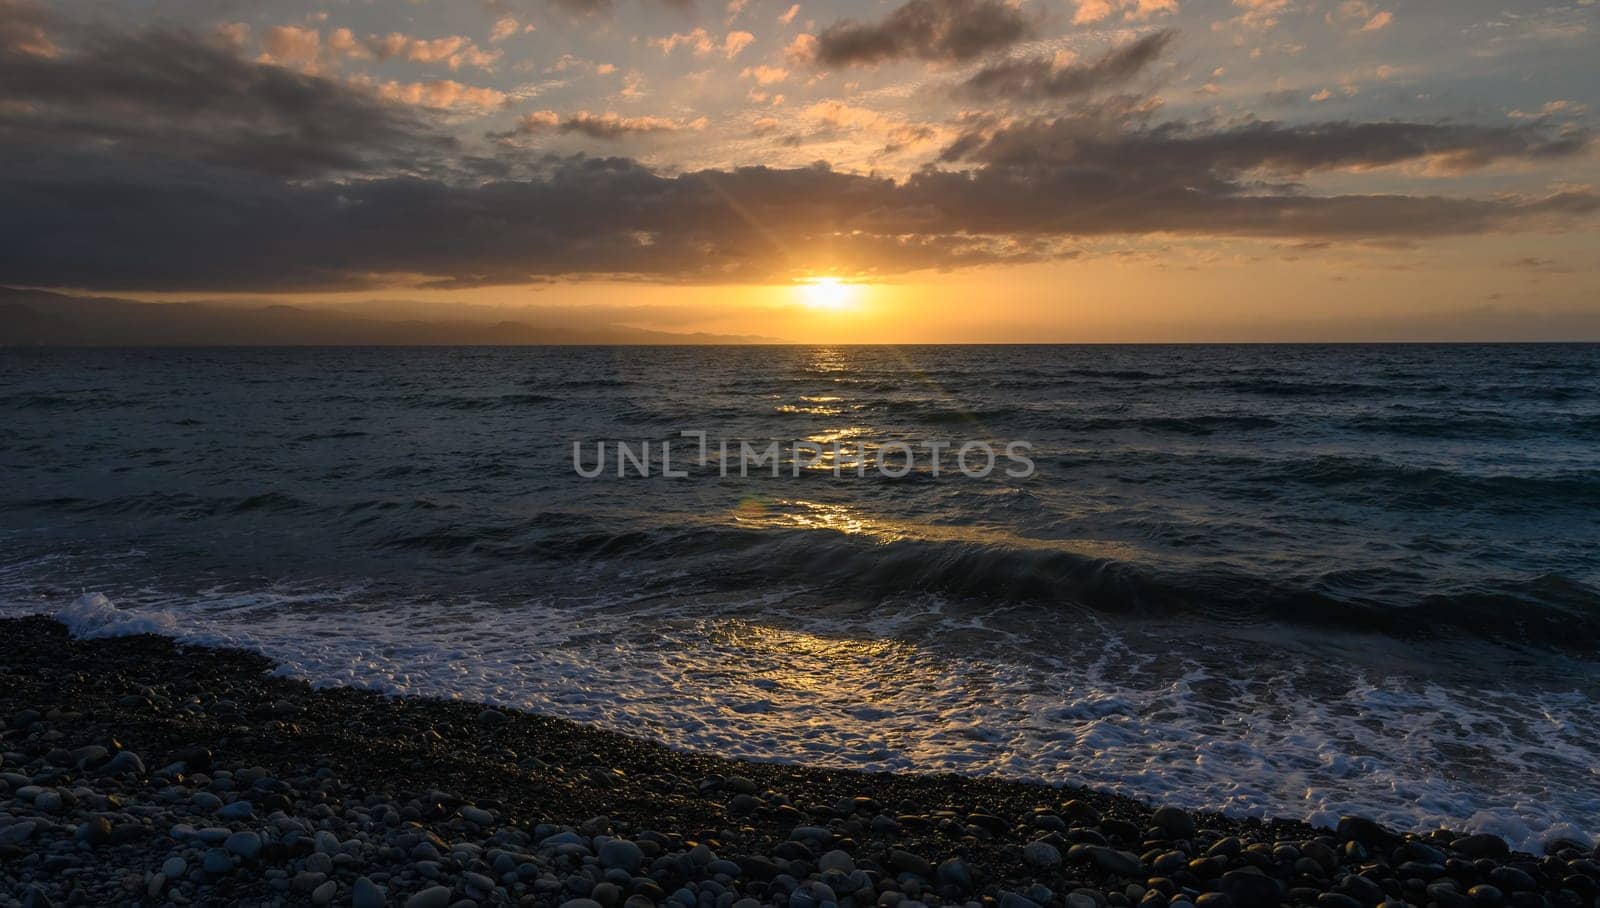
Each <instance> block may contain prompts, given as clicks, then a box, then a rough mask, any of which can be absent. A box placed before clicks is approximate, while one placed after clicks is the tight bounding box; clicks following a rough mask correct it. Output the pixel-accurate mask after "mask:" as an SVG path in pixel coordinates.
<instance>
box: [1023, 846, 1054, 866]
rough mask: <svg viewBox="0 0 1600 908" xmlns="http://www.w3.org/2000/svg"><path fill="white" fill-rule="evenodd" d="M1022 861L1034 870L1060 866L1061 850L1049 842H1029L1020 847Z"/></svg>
mask: <svg viewBox="0 0 1600 908" xmlns="http://www.w3.org/2000/svg"><path fill="white" fill-rule="evenodd" d="M1022 860H1023V861H1025V862H1026V863H1027V864H1028V866H1029V867H1032V868H1033V869H1035V870H1051V869H1054V868H1056V867H1059V866H1061V850H1060V849H1059V848H1057V847H1056V846H1054V845H1052V844H1050V843H1049V842H1029V843H1028V844H1027V845H1024V846H1023V847H1022Z"/></svg>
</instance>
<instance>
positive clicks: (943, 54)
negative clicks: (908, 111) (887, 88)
mask: <svg viewBox="0 0 1600 908" xmlns="http://www.w3.org/2000/svg"><path fill="white" fill-rule="evenodd" d="M1034 29H1035V23H1034V21H1033V20H1032V19H1031V18H1029V17H1028V16H1027V15H1025V14H1024V13H1023V12H1022V11H1021V10H1020V9H1018V8H1017V7H1015V6H1013V5H1011V4H1009V3H1006V2H1004V0H909V2H907V3H905V4H904V5H902V6H900V7H899V8H897V9H895V10H894V11H892V12H890V13H889V14H888V15H887V16H885V17H884V18H883V19H881V20H879V21H877V22H873V23H862V22H857V21H855V20H853V19H845V20H841V21H839V22H835V23H834V24H832V25H830V26H828V27H827V28H825V29H823V30H822V32H821V34H819V35H817V36H816V44H815V53H814V59H815V62H816V63H818V64H820V65H822V66H863V65H872V64H875V63H886V62H891V61H894V60H903V59H912V58H915V59H919V60H930V61H937V62H963V61H967V60H971V59H973V58H975V57H977V56H979V55H981V54H984V53H987V52H989V51H995V50H1001V49H1003V48H1006V47H1010V46H1011V45H1012V44H1015V43H1016V42H1018V41H1021V40H1023V39H1024V38H1027V37H1029V36H1031V35H1032V34H1033V33H1034Z"/></svg>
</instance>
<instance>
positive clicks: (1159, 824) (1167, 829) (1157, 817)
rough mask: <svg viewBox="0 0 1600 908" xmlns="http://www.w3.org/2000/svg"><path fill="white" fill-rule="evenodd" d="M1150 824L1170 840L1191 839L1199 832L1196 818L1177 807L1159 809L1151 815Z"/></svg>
mask: <svg viewBox="0 0 1600 908" xmlns="http://www.w3.org/2000/svg"><path fill="white" fill-rule="evenodd" d="M1150 822H1151V823H1152V824H1153V825H1154V826H1155V827H1156V828H1157V829H1160V830H1161V833H1162V834H1163V835H1165V836H1166V837H1167V838H1169V839H1189V838H1193V837H1194V834H1195V832H1197V830H1196V829H1195V825H1194V818H1193V817H1191V816H1189V813H1188V812H1187V811H1185V810H1180V809H1179V808H1177V807H1160V808H1157V809H1156V811H1155V813H1152V814H1151V815H1150Z"/></svg>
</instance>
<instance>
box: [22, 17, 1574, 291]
mask: <svg viewBox="0 0 1600 908" xmlns="http://www.w3.org/2000/svg"><path fill="white" fill-rule="evenodd" d="M14 31H15V30H14V29H13V30H11V32H7V33H6V34H7V35H9V34H11V33H12V32H14ZM1158 34H1164V33H1158ZM48 37H49V39H50V42H51V47H52V48H53V50H52V51H51V53H50V54H49V55H47V54H42V53H40V52H38V50H37V47H38V44H37V41H36V40H33V39H31V38H30V39H28V40H27V41H26V42H24V41H19V40H14V39H11V38H9V37H7V38H6V39H5V43H3V44H0V211H4V212H6V216H5V217H4V218H0V283H10V284H22V285H35V286H76V287H88V288H94V289H97V290H117V289H120V290H147V291H173V292H175V291H185V290H192V291H228V290H251V291H262V292H264V291H270V290H292V289H311V288H318V289H333V288H357V287H372V286H386V285H395V284H401V285H408V286H467V285H485V284H502V283H520V282H526V281H533V280H552V279H586V278H614V277H628V278H639V279H649V280H657V281H668V282H702V283H732V282H746V281H779V280H785V279H787V278H789V277H791V276H792V275H794V274H796V273H802V272H805V271H811V272H828V273H837V274H860V275H863V276H870V275H893V274H900V273H905V272H908V271H916V270H921V269H950V268H960V267H966V266H972V265H982V264H992V263H1008V262H1024V261H1040V260H1046V259H1052V258H1059V257H1062V256H1066V255H1071V254H1074V253H1075V252H1076V251H1077V250H1078V249H1079V247H1080V245H1081V242H1082V241H1083V240H1084V239H1086V238H1094V237H1102V236H1132V237H1145V236H1152V235H1159V236H1169V235H1170V236H1194V237H1233V236H1247V237H1264V238H1273V239H1282V240H1285V241H1289V242H1333V241H1349V242H1361V243H1373V242H1397V241H1416V240H1420V239H1425V238H1429V237H1439V236H1452V235H1468V234H1482V233H1490V232H1498V231H1512V230H1533V229H1563V228H1567V227H1570V226H1571V225H1573V224H1574V223H1576V222H1579V220H1580V219H1588V218H1593V217H1594V216H1595V214H1596V213H1597V212H1600V196H1597V195H1596V194H1595V193H1594V192H1592V191H1590V190H1588V189H1580V188H1569V189H1564V190H1561V191H1557V192H1554V193H1547V194H1524V195H1515V194H1510V193H1505V194H1499V195H1494V196H1487V197H1473V196H1463V195H1447V194H1443V193H1445V192H1447V191H1448V189H1439V188H1430V189H1429V190H1427V191H1418V192H1412V193H1410V194H1407V193H1404V192H1402V191H1400V190H1397V189H1388V190H1386V191H1384V192H1382V193H1377V192H1370V191H1359V190H1356V191H1351V190H1349V189H1342V190H1337V191H1335V190H1330V189H1327V188H1322V189H1319V188H1317V185H1318V184H1319V183H1322V184H1325V185H1337V186H1341V187H1349V186H1353V185H1354V186H1359V184H1360V182H1361V174H1362V173H1363V172H1365V171H1369V170H1372V169H1375V168H1386V167H1406V168H1411V169H1414V170H1415V171H1418V172H1422V171H1426V172H1427V173H1428V175H1429V176H1431V177H1435V178H1441V179H1448V178H1450V177H1452V176H1454V175H1457V174H1460V173H1462V172H1465V171H1469V170H1474V169H1482V168H1488V167H1493V166H1497V165H1510V166H1516V167H1522V166H1526V165H1538V164H1551V163H1563V162H1570V161H1574V160H1578V159H1580V157H1581V156H1583V155H1587V154H1589V153H1591V151H1592V149H1593V143H1592V141H1591V137H1590V135H1589V134H1588V133H1587V132H1585V131H1583V130H1581V129H1579V128H1577V127H1575V126H1572V125H1567V126H1562V125H1561V124H1560V123H1559V122H1555V121H1553V120H1550V119H1544V118H1535V119H1529V120H1519V121H1503V123H1502V124H1500V125H1492V126H1490V125H1476V124H1468V123H1449V122H1410V121H1383V122H1356V121H1338V120H1330V121H1327V122H1313V123H1281V122H1269V121H1258V120H1241V121H1235V122H1226V121H1219V120H1207V121H1193V122H1191V121H1185V120H1169V121H1166V122H1160V121H1157V119H1156V118H1157V116H1158V113H1157V111H1158V108H1157V107H1156V105H1154V104H1152V103H1150V102H1149V100H1148V99H1140V98H1121V97H1115V96H1113V97H1110V98H1104V99H1098V100H1096V99H1089V100H1078V101H1075V102H1074V103H1073V105H1072V108H1073V109H1074V110H1075V111H1076V112H1075V113H1074V114H1072V115H1070V116H1056V117H1052V118H1025V119H1007V118H1005V117H1004V116H1003V115H1001V114H999V113H994V112H985V113H979V114H974V115H968V116H966V117H964V118H962V119H958V120H956V121H954V122H953V123H945V124H937V123H936V124H923V123H917V122H914V121H910V120H907V119H905V118H904V117H903V116H902V115H901V114H900V113H898V112H896V111H895V110H894V109H889V110H874V109H871V108H868V107H865V106H863V105H861V104H845V103H843V102H839V101H828V102H823V103H818V104H812V105H809V106H806V107H804V108H803V109H802V110H801V111H800V112H799V113H798V114H796V115H795V117H794V121H796V122H800V123H802V124H806V125H808V126H810V127H815V128H816V129H818V130H833V131H835V132H836V133H839V134H846V135H866V136H871V137H872V138H873V139H874V140H881V141H882V142H884V143H885V145H886V148H885V151H888V150H889V149H897V150H899V149H905V148H911V149H915V148H920V147H923V146H927V145H932V144H935V143H937V145H938V146H940V147H942V148H943V151H942V152H936V151H933V150H930V152H929V153H928V155H927V157H926V158H919V160H918V163H920V164H923V165H925V166H922V167H921V168H920V169H916V170H914V171H913V172H911V174H910V175H909V176H907V177H905V178H903V179H898V180H897V179H891V178H888V177H883V176H877V175H865V174H860V173H847V172H841V171H838V170H835V169H833V168H832V167H830V166H828V165H825V164H818V165H813V166H809V167H799V168H774V167H760V166H758V167H731V168H726V167H725V168H716V169H702V170H691V171H687V172H681V171H678V170H675V169H670V168H667V169H660V170H658V169H652V168H651V167H647V166H645V165H644V164H641V163H639V162H637V161H634V160H629V159H626V158H609V157H608V158H597V157H587V156H558V155H551V154H548V153H545V154H543V155H541V154H540V153H539V152H538V151H537V150H536V149H537V145H538V143H539V142H540V141H541V140H542V139H543V138H545V137H546V136H548V135H561V134H569V135H576V136H583V137H588V138H593V139H597V140H602V141H609V140H620V139H625V138H627V137H637V136H649V135H664V134H669V133H674V132H682V131H685V130H698V129H702V128H705V127H706V125H707V124H706V121H705V120H704V119H696V120H692V121H687V122H685V121H683V120H673V119H667V118H661V117H629V116H624V115H621V114H617V113H613V112H604V113H594V112H589V111H578V112H576V113H568V114H558V113H556V112H554V111H539V112H537V113H533V114H529V115H527V116H525V117H524V118H523V120H522V121H521V122H519V123H518V125H517V127H516V129H515V130H513V132H512V133H509V134H500V135H499V136H496V138H501V139H503V141H502V142H500V143H484V144H483V146H482V148H481V150H477V151H474V152H473V153H468V151H467V150H466V149H465V148H463V147H462V146H460V145H458V144H457V143H455V142H454V141H453V140H451V139H450V138H448V137H447V136H445V135H444V134H442V133H441V132H440V131H439V129H440V127H439V120H440V118H438V117H436V116H435V115H433V114H430V110H432V109H433V108H436V107H442V108H455V107H456V106H457V105H460V104H469V105H470V104H478V103H494V101H495V97H494V96H493V95H487V94H481V92H489V91H492V90H490V89H478V90H475V89H473V88H472V87H471V86H463V85H460V84H459V83H454V82H449V81H448V80H447V81H445V82H435V83H373V84H351V83H349V82H348V81H344V80H337V79H331V78H327V77H321V76H316V75H309V74H306V73H304V72H300V71H297V70H293V69H287V68H284V67H280V66H274V65H268V64H264V63H260V62H255V61H250V60H246V59H243V58H241V57H239V56H238V55H237V54H236V53H235V52H233V51H232V50H230V49H229V47H228V46H227V45H226V44H224V43H223V42H220V41H218V40H216V39H215V38H213V37H209V36H208V37H205V38H201V37H197V36H195V35H192V34H189V33H185V32H175V31H169V30H160V29H156V30H143V31H138V32H134V33H131V34H118V33H110V32H105V31H99V30H87V31H70V30H62V29H60V28H57V27H56V26H55V25H54V24H51V25H50V30H49V33H48ZM1141 40H1152V38H1151V36H1147V37H1146V38H1145V39H1141ZM25 45H26V46H25ZM1148 50H1149V49H1147V52H1148ZM1159 50H1160V48H1159V47H1157V48H1154V49H1153V52H1154V53H1158V52H1159ZM1104 59H1106V60H1119V61H1123V60H1125V61H1126V62H1123V63H1121V64H1119V65H1121V66H1124V67H1131V68H1132V70H1133V71H1135V72H1137V71H1139V68H1140V66H1144V65H1148V63H1143V64H1141V63H1139V62H1138V59H1139V55H1138V54H1133V53H1132V52H1131V50H1130V46H1125V47H1122V48H1118V49H1116V50H1113V51H1112V52H1111V54H1109V55H1108V56H1107V57H1106V58H1104ZM173 61H181V62H182V65H173ZM1083 66H1085V67H1087V68H1088V69H1089V70H1094V71H1096V72H1098V73H1099V74H1100V75H1106V74H1107V73H1115V72H1120V71H1121V70H1118V69H1117V67H1116V66H1113V65H1112V64H1110V63H1105V62H1103V60H1096V61H1093V62H1090V63H1087V64H1083ZM1097 67H1103V69H1097ZM1027 84H1029V83H1024V85H1025V86H1026V85H1027ZM1008 87H1011V86H1008ZM1024 90H1025V91H1033V90H1035V89H1031V88H1025V89H1024ZM1052 90H1056V89H1055V88H1052ZM399 101H404V102H405V103H397V102H399ZM1062 106H1064V105H1062ZM785 128H786V121H778V120H776V119H771V120H765V121H759V122H757V123H756V124H755V129H756V131H757V132H758V133H761V134H764V135H768V136H775V135H777V134H778V133H781V132H782V131H783V130H784V129H785ZM524 139H526V140H527V141H523V140H524ZM473 147H474V148H477V146H476V145H475V146H473ZM902 153H905V152H902ZM1332 175H1337V179H1330V178H1329V177H1330V176H1332ZM1384 185H1385V186H1391V185H1393V183H1392V182H1390V181H1385V183H1384ZM1427 185H1429V186H1430V187H1441V186H1444V187H1448V186H1450V185H1451V184H1449V183H1445V182H1439V183H1429V184H1427ZM1464 185H1467V186H1471V185H1475V184H1473V183H1468V184H1464ZM1458 191H1460V190H1458ZM1469 191H1470V190H1469Z"/></svg>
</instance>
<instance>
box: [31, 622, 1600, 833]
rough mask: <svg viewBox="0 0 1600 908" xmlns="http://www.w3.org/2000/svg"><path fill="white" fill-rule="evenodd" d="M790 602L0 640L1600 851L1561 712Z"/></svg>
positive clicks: (1576, 746) (1204, 802) (1589, 713)
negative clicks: (145, 645)
mask: <svg viewBox="0 0 1600 908" xmlns="http://www.w3.org/2000/svg"><path fill="white" fill-rule="evenodd" d="M782 595H783V594H782V593H778V592H774V593H771V594H770V595H769V596H767V597H764V598H763V599H761V600H759V601H754V602H750V603H746V606H747V608H745V609H743V610H742V611H741V612H739V613H735V614H729V613H727V611H726V610H723V611H719V612H716V613H708V614H703V615H684V614H683V610H682V609H681V608H680V607H676V606H666V605H663V606H660V607H656V608H654V609H652V608H649V607H642V606H641V605H640V604H639V603H630V604H629V605H628V607H627V608H626V609H617V608H615V607H611V606H608V605H607V604H606V603H603V602H598V601H597V602H594V603H591V604H589V605H588V606H584V607H575V606H574V605H573V604H572V603H571V602H569V601H564V602H562V603H560V604H559V605H557V604H554V603H550V602H541V601H528V602H524V603H521V604H518V605H505V604H493V605H491V604H487V603H483V602H474V601H469V600H463V601H459V602H438V601H433V600H427V601H424V600H417V601H407V600H392V599H391V600H385V601H382V602H374V601H367V600H365V599H364V598H363V596H362V594H361V591H346V592H343V593H329V592H304V591H299V592H294V591H289V592H276V593H252V594H249V595H240V594H216V595H213V596H205V595H201V596H170V597H160V596H145V595H141V601H140V603H139V604H138V605H137V606H136V607H132V608H126V609H125V608H118V607H117V606H116V605H115V604H113V603H112V601H111V600H110V599H109V598H107V597H106V596H104V595H101V594H99V593H90V594H86V595H83V596H80V597H79V598H77V599H76V600H74V601H72V602H71V603H70V604H67V605H65V606H63V607H59V608H55V609H48V608H41V604H40V603H37V602H32V603H30V602H26V601H9V602H3V603H0V614H11V615H16V614H23V613H28V612H37V611H41V610H44V611H49V612H51V613H52V614H54V615H55V616H56V617H57V618H58V619H60V620H61V621H63V622H64V623H65V624H67V626H68V627H69V628H71V630H72V632H73V633H74V634H76V635H78V636H81V637H110V636H123V635H132V634H146V633H154V634H161V635H165V636H169V637H173V638H175V639H177V640H179V641H181V642H185V643H190V644H203V645H212V646H235V647H243V648H247V649H251V650H255V651H259V652H261V653H263V654H264V655H266V656H268V657H269V658H272V659H274V660H276V661H277V662H278V663H279V664H280V666H281V668H280V672H282V673H283V674H286V675H289V676H293V677H299V678H303V679H305V680H308V681H310V682H312V683H314V684H317V685H348V686H356V687H362V688H367V689H375V690H380V691H384V692H387V693H392V694H403V695H423V696H435V697H444V698H454V699H467V700H473V701H480V702H485V703H491V704H494V705H499V706H506V707H515V708H522V709H529V710H534V711H537V712H542V713H546V714H551V715H556V716H561V717H564V718H569V719H573V720H577V721H582V722H589V723H595V724H599V725H601V726H604V727H608V728H612V729H616V730H619V731H622V732H626V733H633V734H638V735H642V736H646V737H649V738H651V739H654V740H660V741H663V742H665V743H667V744H669V745H671V746H673V747H677V748H682V749H688V750H697V751H703V752H710V753H718V754H723V755H729V756H735V757H745V758H751V759H759V760H781V761H795V762H804V763H809V764H817V765H826V766H842V767H852V768H858V769H864V770H873V771H879V770H893V771H928V772H954V773H960V774H966V775H998V776H1003V777H1009V778H1017V779H1024V780H1033V781H1043V782H1048V783H1055V784H1082V785H1088V786H1091V787H1096V788H1100V789H1105V790H1111V791H1116V792H1118V793H1121V794H1126V795H1130V796H1134V797H1140V798H1143V799H1146V800H1149V801H1153V802H1160V803H1172V804H1177V805H1180V806H1184V807H1188V808H1193V809H1206V810H1216V811H1220V812H1222V813H1226V814H1229V815H1233V816H1281V817H1290V818H1296V819H1304V820H1307V821H1309V822H1311V823H1313V824H1315V825H1319V826H1324V827H1331V826H1332V825H1333V824H1334V823H1336V822H1337V819H1338V817H1339V816H1340V815H1342V814H1347V813H1352V814H1360V815H1365V816H1370V817H1373V818H1374V819H1378V820H1380V821H1382V822H1384V823H1387V824H1389V825H1392V826H1395V827H1399V828H1404V829H1411V830H1417V831H1426V830H1430V829H1433V828H1438V827H1441V826H1443V827H1447V828H1451V829H1457V830H1462V831H1466V832H1491V833H1494V834H1496V835H1500V836H1502V837H1504V838H1506V839H1507V840H1509V841H1510V842H1511V843H1512V844H1513V845H1514V846H1515V847H1518V848H1522V849H1528V850H1537V849H1538V848H1539V847H1540V846H1541V845H1542V844H1543V843H1544V842H1545V841H1546V840H1548V839H1551V838H1568V839H1579V840H1584V839H1592V838H1593V837H1594V836H1595V835H1596V834H1600V795H1597V792H1600V784H1597V783H1600V776H1597V775H1596V773H1597V770H1596V769H1594V768H1593V767H1592V765H1591V761H1590V757H1591V752H1590V750H1589V748H1588V745H1587V743H1586V742H1588V741H1591V740H1593V739H1594V737H1593V736H1594V734H1595V732H1596V731H1597V730H1600V709H1597V707H1596V705H1595V704H1593V703H1591V702H1588V701H1586V700H1585V699H1584V698H1583V697H1581V696H1578V695H1576V694H1573V695H1571V696H1565V695H1554V696H1551V697H1549V698H1546V699H1545V700H1543V701H1542V702H1539V703H1526V702H1521V701H1520V700H1519V699H1518V698H1517V697H1513V696H1509V695H1508V696H1505V697H1501V698H1492V697H1489V698H1486V697H1483V696H1482V695H1481V693H1480V692H1474V691H1467V690H1455V689H1451V688H1450V687H1448V686H1445V685H1440V684H1435V683H1422V684H1416V683H1402V682H1400V681H1396V680H1395V679H1369V678H1367V677H1365V675H1364V674H1362V673H1356V674H1355V675H1354V676H1353V677H1350V678H1348V679H1345V681H1344V683H1342V684H1340V685H1337V686H1336V687H1330V686H1328V683H1327V679H1326V678H1323V677H1320V676H1318V675H1317V674H1315V673H1304V672H1301V671H1299V670H1296V669H1290V668H1286V667H1285V665H1287V664H1289V663H1290V662H1292V661H1293V660H1288V661H1287V662H1286V663H1285V664H1271V663H1257V664H1255V665H1254V666H1253V668H1254V670H1255V671H1256V672H1257V674H1256V675H1253V676H1251V677H1250V678H1249V680H1244V679H1243V675H1244V674H1246V673H1244V672H1241V673H1239V676H1229V675H1226V674H1219V673H1218V672H1219V671H1220V669H1219V666H1218V665H1217V664H1210V665H1208V664H1206V663H1205V661H1204V660H1202V659H1197V658H1187V657H1175V656H1173V655H1171V654H1159V653H1155V652H1152V651H1150V650H1149V649H1148V648H1138V647H1134V646H1131V645H1129V642H1128V641H1127V640H1125V639H1124V638H1123V637H1122V636H1121V635H1119V633H1118V632H1116V631H1113V630H1110V629H1106V628H1099V629H1097V630H1095V629H1086V630H1085V632H1084V634H1083V635H1082V640H1081V645H1079V646H1077V647H1075V648H1073V649H1072V650H1071V651H1063V652H1061V653H1059V654H1055V655H1054V656H1052V657H1050V658H1047V659H1045V660H1043V661H1039V660H1034V661H1033V662H1031V663H1030V664H1022V663H1021V662H1018V661H1011V660H1007V659H1004V658H1000V657H998V656H997V655H996V654H998V653H1003V652H1005V651H1006V644H1007V641H1006V639H1005V638H1006V635H1005V633H1004V632H1003V631H997V630H994V629H992V628H987V627H986V626H985V625H984V624H983V622H974V620H973V619H972V617H971V616H970V615H965V614H959V615H952V616H950V617H949V618H948V619H946V618H943V617H941V615H942V609H943V605H942V603H941V602H939V601H938V600H937V599H932V598H930V599H927V600H925V601H923V602H921V603H920V605H918V606H916V607H909V606H907V607H902V608H899V609H896V610H894V613H893V614H894V616H895V617H894V618H892V619H887V620H880V621H878V622H876V623H872V622H858V623H854V624H852V623H851V622H844V621H837V622H831V623H828V624H827V625H826V626H825V625H824V624H823V623H813V624H812V625H811V626H800V625H794V624H790V625H788V626H779V625H777V624H775V623H772V622H769V621H764V620H762V619H760V618H759V617H757V616H759V615H762V614H769V613H774V612H777V611H780V610H779V609H778V608H777V606H779V605H780V604H781V598H782ZM918 609H920V610H921V611H920V615H921V617H922V618H923V619H926V620H928V621H931V622H932V625H930V626H934V627H942V628H943V631H942V632H943V633H947V634H955V635H959V636H961V637H962V638H963V639H964V640H965V641H966V642H967V643H969V644H970V643H972V642H973V641H974V640H975V639H976V640H979V641H981V640H983V639H984V638H987V639H989V641H990V642H991V643H992V644H994V645H992V646H987V647H985V646H981V645H980V646H976V647H971V646H969V647H968V651H969V652H970V653H972V654H971V655H952V654H951V653H950V652H948V651H945V650H943V649H941V648H940V647H939V646H938V644H937V640H938V638H939V636H940V632H938V631H936V632H933V633H928V632H927V627H926V626H925V627H923V628H922V630H921V631H920V632H919V633H921V634H922V635H923V636H926V637H927V639H928V640H929V641H932V642H926V643H925V642H920V641H919V642H918V643H915V644H913V643H910V642H907V641H905V640H902V639H896V638H895V637H894V632H895V625H897V624H901V623H904V622H907V621H911V620H912V619H913V616H914V615H916V614H918V611H917V610H918ZM1464 748H1472V749H1475V751H1476V753H1477V754H1478V757H1479V759H1478V760H1475V761H1474V762H1473V763H1472V766H1473V767H1484V766H1493V767H1498V771H1494V772H1489V771H1487V770H1483V769H1473V770H1472V771H1461V769H1462V767H1460V766H1451V765H1450V762H1449V760H1450V756H1449V755H1451V754H1460V753H1463V752H1464V750H1463V749H1464Z"/></svg>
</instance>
